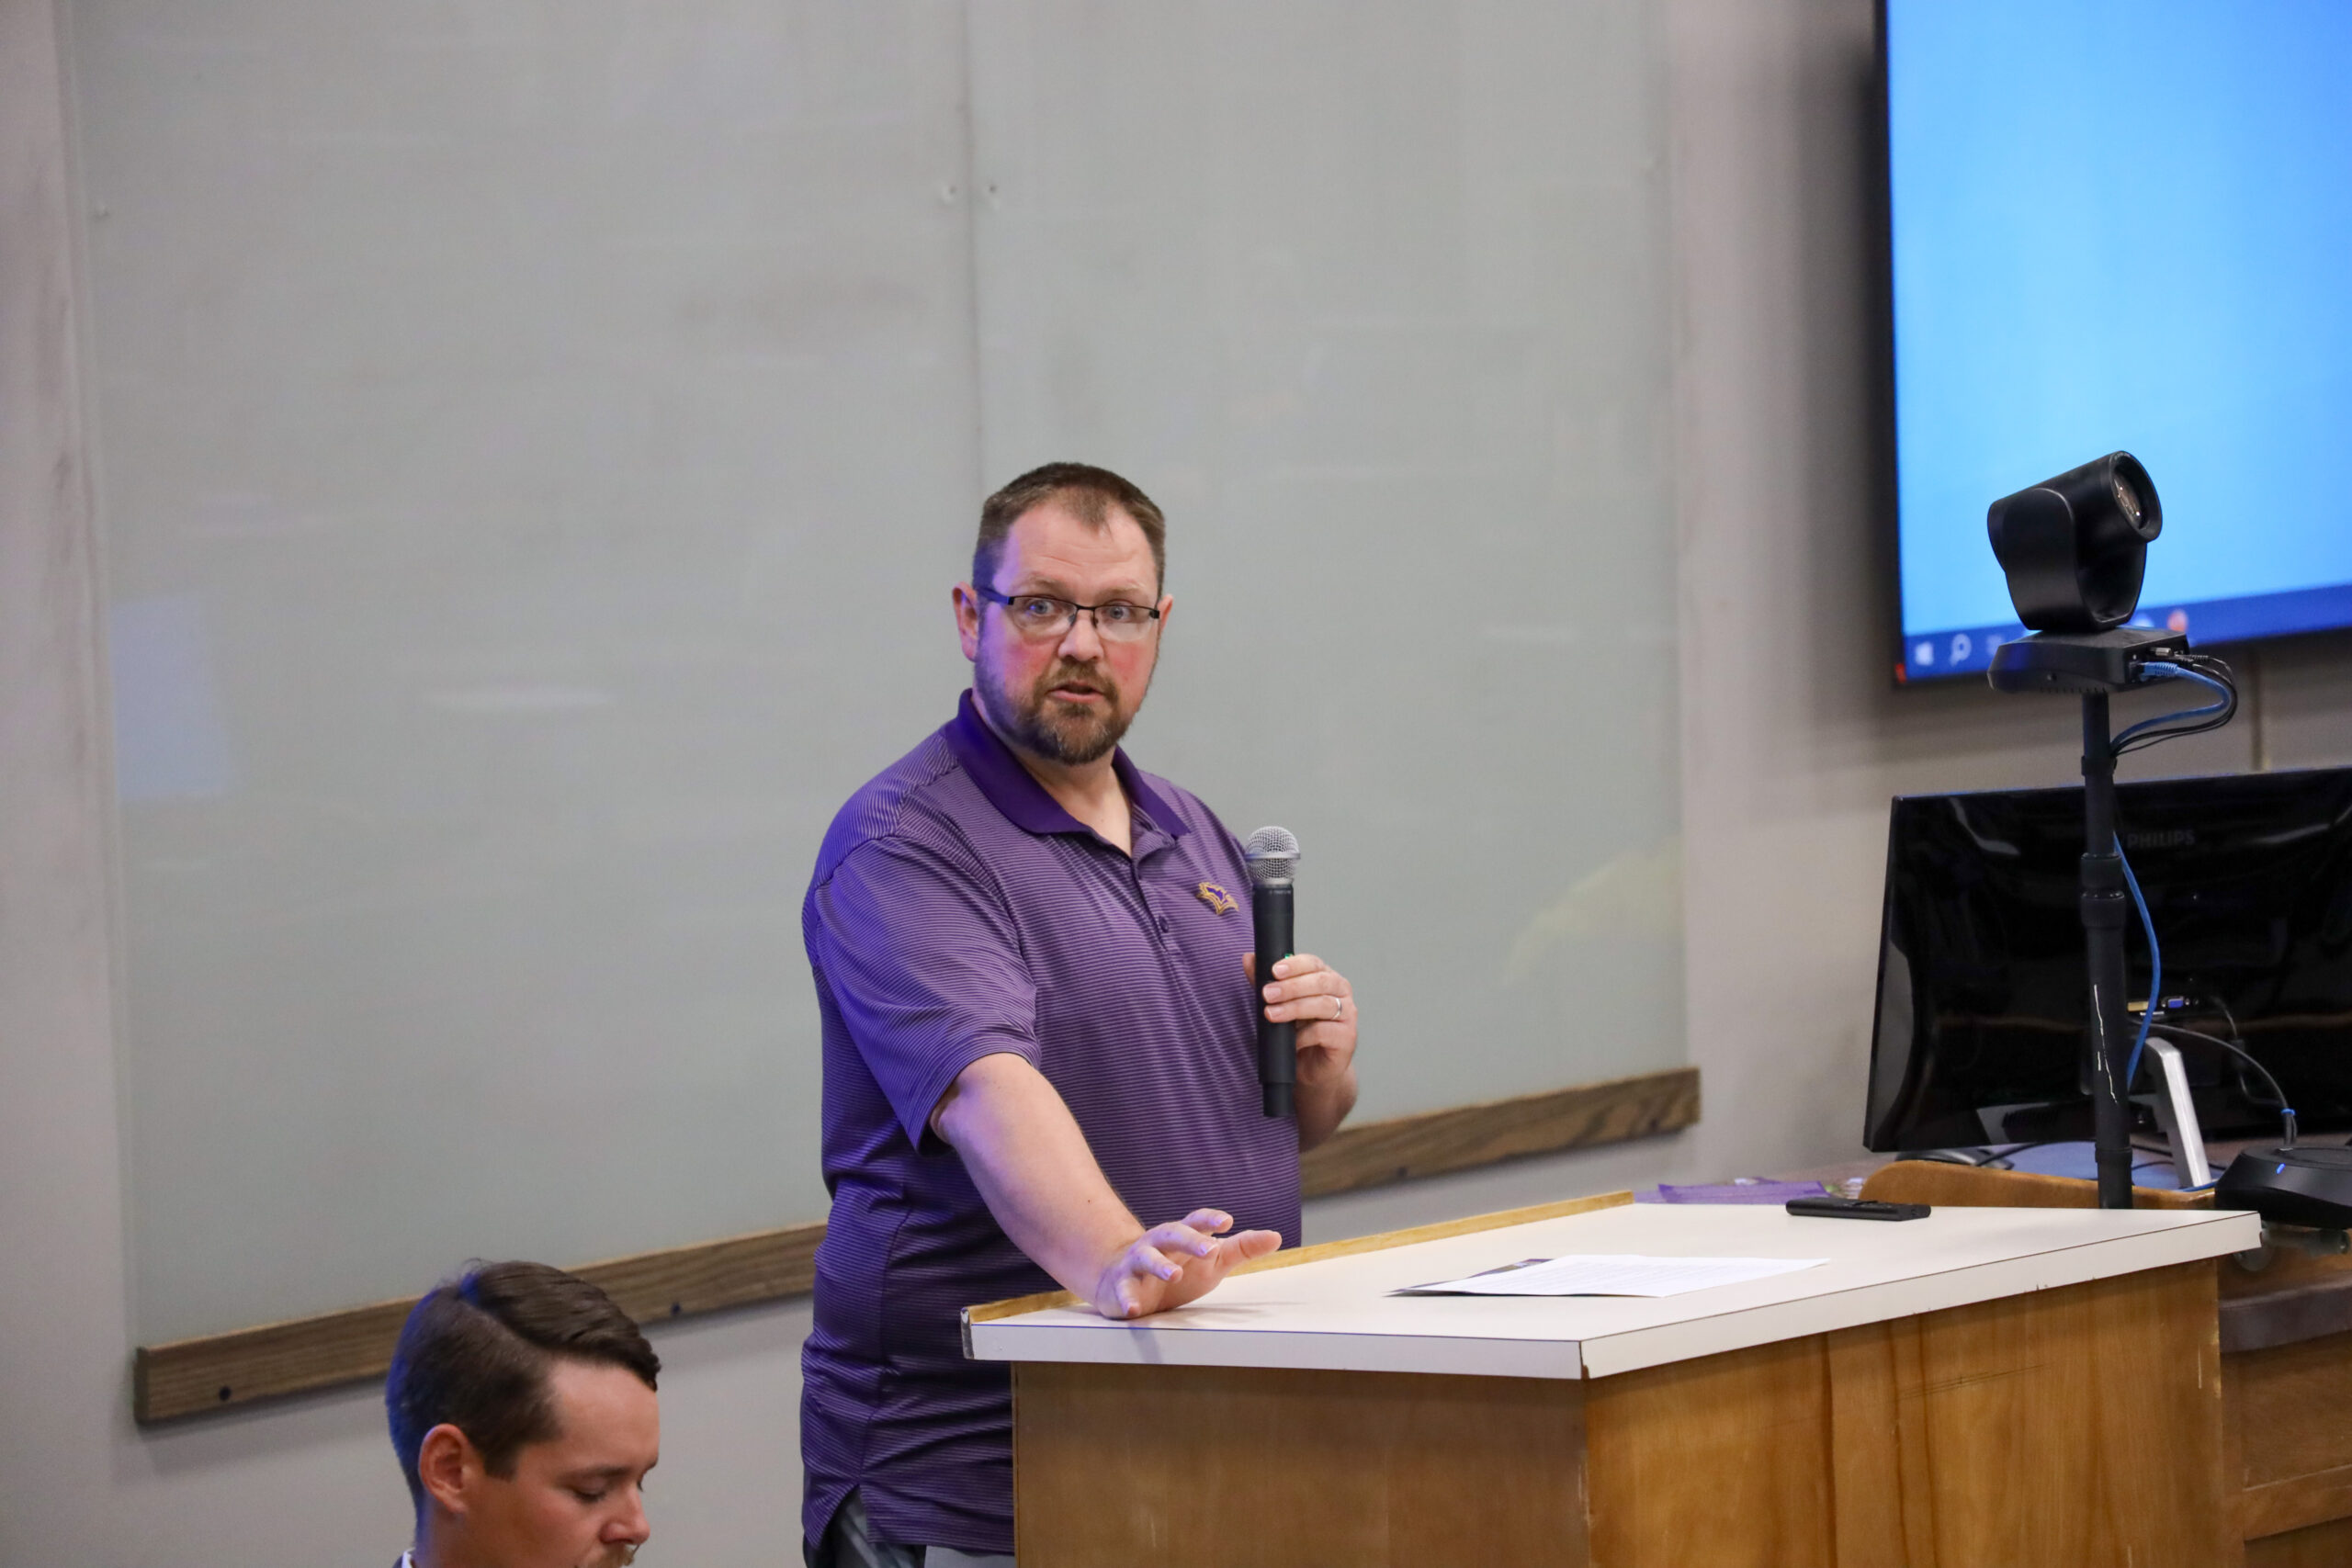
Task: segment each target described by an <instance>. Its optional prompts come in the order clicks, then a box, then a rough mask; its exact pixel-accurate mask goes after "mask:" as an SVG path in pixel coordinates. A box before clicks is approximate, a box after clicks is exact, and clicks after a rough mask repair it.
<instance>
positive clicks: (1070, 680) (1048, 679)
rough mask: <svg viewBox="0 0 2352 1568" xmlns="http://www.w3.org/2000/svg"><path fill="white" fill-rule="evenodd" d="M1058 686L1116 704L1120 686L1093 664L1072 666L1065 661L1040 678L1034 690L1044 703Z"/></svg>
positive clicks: (1038, 698)
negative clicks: (1101, 697) (1087, 693)
mask: <svg viewBox="0 0 2352 1568" xmlns="http://www.w3.org/2000/svg"><path fill="white" fill-rule="evenodd" d="M1057 686H1066V687H1068V688H1069V689H1070V690H1071V691H1075V692H1092V693H1094V694H1096V695H1097V696H1104V697H1109V698H1110V699H1112V700H1113V701H1114V702H1116V701H1117V700H1118V696H1119V688H1118V685H1117V684H1116V683H1115V682H1113V681H1112V679H1111V678H1110V677H1109V676H1108V675H1105V674H1103V671H1101V670H1100V669H1098V668H1097V667H1095V666H1093V665H1091V664H1072V663H1069V661H1067V660H1064V661H1063V662H1061V663H1059V664H1057V665H1055V666H1054V667H1053V668H1052V669H1051V670H1048V671H1046V672H1045V673H1044V674H1043V675H1040V676H1038V677H1037V683H1036V685H1035V687H1034V688H1032V690H1033V691H1034V693H1035V695H1036V698H1037V700H1038V701H1039V702H1043V701H1045V699H1046V694H1048V693H1050V692H1051V691H1053V690H1054V688H1055V687H1057Z"/></svg>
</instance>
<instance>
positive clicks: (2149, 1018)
mask: <svg viewBox="0 0 2352 1568" xmlns="http://www.w3.org/2000/svg"><path fill="white" fill-rule="evenodd" d="M2199 679H2202V677H2201V676H2200V677H2199ZM2215 683H2216V684H2219V682H2215ZM2130 733H2131V731H2130V730H2128V729H2127V730H2125V731H2124V734H2126V735H2129V734H2130ZM2115 858H2116V859H2117V860H2119V861H2122V862H2123V886H2126V887H2129V888H2130V889H2131V902H2132V903H2134V904H2136V905H2138V906H2139V908H2140V929H2141V930H2142V931H2146V932H2147V933H2148V967H2149V969H2150V970H2152V971H2153V973H2152V974H2151V975H2150V976H2149V977H2148V1006H2147V1010H2145V1011H2144V1012H2143V1013H2141V1014H2140V1037H2139V1038H2138V1039H2137V1040H2134V1041H2132V1042H2131V1065H2130V1066H2126V1067H2125V1068H2124V1069H2123V1092H2124V1093H2125V1094H2126V1095H2127V1096H2128V1095H2130V1094H2131V1081H2132V1079H2134V1078H2136V1077H2139V1076H2140V1053H2141V1051H2142V1050H2143V1048H2145V1046H2146V1045H2147V1043H2148V1025H2150V1024H2152V1023H2154V1022H2155V1021H2156V998H2158V997H2160V996H2162V995H2164V989H2165V955H2164V953H2163V952H2162V951H2161V950H2160V949H2158V947H2157V946H2156V922H2155V921H2154V919H2151V918H2150V917H2149V914H2148V901H2147V899H2145V898H2143V897H2141V895H2140V879H2139V878H2138V877H2136V876H2134V875H2132V874H2131V862H2130V861H2129V860H2126V859H2124V854H2123V835H2122V834H2120V833H2118V834H2117V835H2116V836H2115Z"/></svg>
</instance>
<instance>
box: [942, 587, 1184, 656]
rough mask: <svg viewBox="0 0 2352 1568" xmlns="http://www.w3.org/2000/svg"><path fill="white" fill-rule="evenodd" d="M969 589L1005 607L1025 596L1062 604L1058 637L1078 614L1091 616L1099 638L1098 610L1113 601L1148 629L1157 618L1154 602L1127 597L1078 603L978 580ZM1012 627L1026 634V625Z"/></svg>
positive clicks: (1066, 632) (1073, 623)
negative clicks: (988, 585) (1004, 589)
mask: <svg viewBox="0 0 2352 1568" xmlns="http://www.w3.org/2000/svg"><path fill="white" fill-rule="evenodd" d="M972 592H974V593H976V594H978V596H979V597H980V598H983V599H986V600H988V601H989V603H990V604H1001V605H1003V606H1004V607H1005V608H1006V609H1007V610H1011V609H1012V606H1013V605H1015V604H1020V603H1022V602H1023V600H1029V599H1042V600H1044V601H1045V602H1046V604H1059V605H1060V606H1061V607H1062V611H1063V617H1062V624H1061V629H1060V632H1059V634H1058V635H1060V636H1062V637H1068V636H1069V630H1070V628H1071V627H1072V626H1076V625H1078V617H1079V616H1080V615H1092V616H1094V635H1095V636H1096V637H1102V636H1103V617H1102V615H1100V614H1099V612H1101V611H1103V610H1107V609H1109V608H1111V606H1112V605H1114V604H1117V605H1122V606H1124V607H1125V608H1126V609H1130V610H1133V611H1134V612H1135V613H1136V614H1137V615H1141V616H1142V617H1143V625H1144V626H1145V627H1146V628H1148V627H1149V626H1151V625H1152V623H1154V622H1156V621H1158V620H1159V607H1158V606H1157V605H1151V604H1136V603H1135V602H1134V601H1132V600H1128V599H1105V600H1104V601H1103V603H1101V604H1080V603H1079V602H1078V601H1077V600H1075V599H1065V598H1063V597H1061V596H1060V595H1059V594H1057V593H999V592H997V591H996V590H995V589H993V588H985V587H982V586H980V585H979V584H978V583H975V584H973V586H972ZM1014 629H1015V630H1018V631H1020V632H1021V633H1022V635H1023V636H1024V637H1025V636H1028V635H1029V634H1028V632H1027V630H1026V628H1023V627H1021V626H1019V625H1018V624H1017V623H1016V625H1015V627H1014ZM1104 640H1105V641H1112V642H1115V641H1117V640H1118V639H1117V638H1115V637H1106V638H1104ZM1135 640H1136V641H1137V642H1141V641H1142V640H1143V633H1142V632H1137V633H1136V637H1135Z"/></svg>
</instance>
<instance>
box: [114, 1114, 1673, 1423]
mask: <svg viewBox="0 0 2352 1568" xmlns="http://www.w3.org/2000/svg"><path fill="white" fill-rule="evenodd" d="M1698 1119H1699V1069H1698V1068H1696V1067H1674V1068H1670V1069H1668V1070H1667V1071H1665V1072H1657V1073H1644V1074H1640V1075H1638V1076H1636V1077H1624V1078H1611V1079H1608V1080H1606V1081H1604V1082H1600V1083H1590V1084H1577V1085H1575V1086H1572V1087H1570V1088H1567V1089H1551V1090H1547V1091H1545V1092H1544V1093H1540V1094H1529V1095H1521V1096H1518V1097H1516V1098H1513V1099H1510V1100H1489V1101H1487V1102H1485V1103H1483V1104H1478V1105H1464V1106H1459V1107H1456V1108H1454V1109H1453V1110H1448V1111H1423V1112H1420V1113H1419V1114H1417V1115H1411V1116H1397V1117H1391V1118H1390V1119H1388V1120H1386V1121H1384V1122H1366V1123H1364V1124H1363V1125H1362V1126H1357V1127H1343V1128H1341V1129H1340V1131H1339V1132H1338V1133H1336V1134H1333V1135H1332V1136H1331V1137H1330V1139H1329V1141H1328V1142H1326V1143H1324V1144H1323V1145H1321V1146H1320V1147H1318V1148H1316V1149H1313V1150H1311V1151H1310V1152H1309V1153H1308V1154H1307V1155H1306V1157H1305V1158H1303V1159H1302V1160H1301V1161H1300V1162H1299V1167H1300V1169H1299V1176H1300V1185H1301V1188H1302V1190H1304V1191H1305V1192H1306V1195H1307V1196H1308V1197H1312V1198H1319V1197H1325V1196H1328V1195H1329V1194H1331V1193H1334V1192H1352V1191H1357V1190H1362V1189H1364V1188H1367V1187H1378V1186H1385V1185H1386V1184H1388V1183H1390V1182H1395V1181H1404V1180H1409V1179H1412V1178H1415V1177H1421V1176H1435V1175H1439V1174H1441V1173H1443V1172H1446V1171H1456V1170H1471V1169H1475V1168H1478V1167H1480V1166H1487V1165H1494V1164H1497V1163H1498V1162H1499V1161H1502V1160H1507V1159H1516V1158H1520V1157H1522V1156H1528V1155H1539V1154H1553V1153H1557V1152H1559V1151H1561V1150H1565V1149H1573V1148H1584V1147H1589V1146H1592V1145H1600V1144H1612V1143H1618V1142H1621V1141H1623V1140H1624V1139H1627V1138H1640V1137H1648V1136H1652V1135H1654V1134H1662V1133H1672V1132H1677V1131H1679V1130H1680V1129H1682V1128H1684V1127H1688V1126H1690V1125H1691V1123H1692V1122H1696V1121H1697V1120H1698ZM1623 1201H1626V1200H1625V1199H1624V1198H1623V1196H1622V1195H1612V1196H1611V1197H1609V1198H1604V1199H1597V1200H1586V1199H1577V1200H1572V1201H1571V1202H1572V1203H1574V1204H1577V1205H1582V1206H1594V1205H1598V1204H1603V1203H1609V1202H1623ZM1555 1212H1556V1213H1573V1212H1576V1211H1575V1209H1573V1208H1567V1209H1563V1208H1560V1207H1559V1206H1557V1205H1544V1212H1542V1213H1539V1212H1537V1211H1514V1212H1512V1213H1508V1214H1502V1215H1485V1216H1479V1217H1478V1218H1476V1219H1472V1220H1459V1221H1450V1222H1447V1224H1448V1225H1450V1226H1466V1227H1468V1228H1471V1229H1479V1228H1484V1227H1485V1226H1486V1225H1487V1224H1522V1223H1525V1222H1526V1221H1528V1220H1532V1219H1537V1218H1543V1217H1546V1214H1547V1213H1555ZM1421 1230H1425V1231H1428V1232H1429V1233H1430V1235H1450V1234H1455V1233H1454V1232H1453V1231H1452V1230H1449V1229H1447V1228H1445V1227H1442V1226H1441V1227H1427V1226H1425V1227H1421ZM824 1235H825V1226H824V1222H822V1221H821V1220H820V1221H818V1222H815V1223H813V1224H802V1225H787V1226H786V1227H784V1228H783V1229H781V1230H772V1231H757V1232H754V1233H752V1235H739V1236H730V1237H728V1238H727V1239H725V1240H722V1241H710V1242H696V1243H694V1244H692V1245H690V1246H686V1247H670V1248H667V1249H665V1250H663V1251H661V1252H647V1253H639V1254H638V1255H637V1256H635V1257H630V1258H611V1259H608V1260H606V1261H605V1262H602V1263H592V1264H589V1265H588V1266H587V1267H585V1268H581V1269H573V1270H572V1271H573V1272H574V1273H576V1274H578V1275H580V1276H581V1277H582V1279H585V1280H593V1281H594V1282H595V1283H596V1284H597V1285H599V1286H601V1287H603V1289H604V1290H605V1292H606V1293H607V1294H609V1295H610V1296H611V1297H612V1298H613V1300H614V1301H615V1302H616V1303H618V1304H619V1306H620V1308H621V1310H622V1311H624V1312H626V1313H628V1314H629V1315H630V1316H631V1317H633V1318H635V1319H637V1321H638V1322H639V1323H644V1324H651V1323H658V1322H662V1321H663V1320H665V1319H668V1318H673V1317H690V1316H693V1315H694V1314H696V1313H705V1312H717V1311H719V1310H721V1309H723V1308H727V1307H738V1306H749V1305H752V1304H753V1303H759V1302H769V1301H776V1300H780V1299H783V1298H786V1297H790V1296H797V1295H802V1294H805V1293H806V1292H808V1291H809V1288H810V1286H811V1285H812V1284H813V1283H814V1281H815V1279H816V1258H817V1244H818V1243H819V1242H820V1241H821V1240H823V1239H824ZM1406 1239H1416V1240H1418V1239H1424V1237H1423V1236H1422V1235H1421V1231H1407V1232H1398V1233H1396V1235H1395V1236H1394V1238H1391V1239H1386V1240H1385V1241H1384V1240H1380V1239H1377V1238H1360V1239H1358V1240H1354V1241H1346V1242H1331V1243H1327V1244H1325V1246H1324V1247H1304V1248H1298V1249H1295V1250H1294V1251H1291V1252H1285V1253H1282V1254H1279V1255H1278V1256H1277V1257H1276V1258H1270V1259H1265V1260H1261V1262H1260V1263H1259V1264H1257V1265H1255V1266H1253V1267H1256V1268H1283V1267H1287V1266H1288V1265H1290V1264H1293V1263H1301V1262H1307V1261H1311V1260H1312V1259H1313V1258H1320V1257H1328V1256H1338V1255H1339V1254H1338V1253H1334V1252H1332V1251H1329V1250H1328V1249H1329V1248H1338V1249H1341V1250H1342V1251H1347V1250H1362V1249H1363V1248H1364V1247H1370V1246H1374V1245H1390V1246H1397V1245H1402V1244H1403V1242H1404V1241H1405V1240H1406ZM1056 1293H1058V1292H1056ZM415 1304H416V1298H415V1297H413V1296H411V1297H404V1298H402V1299H401V1300H399V1301H390V1302H378V1303H374V1304H373V1305H369V1306H360V1307H348V1308H345V1309H344V1310H343V1311H340V1312H330V1313H322V1314H318V1315H317V1316H315V1317H301V1318H293V1319H290V1320H288V1321H287V1322H284V1323H272V1324H265V1325H261V1326H260V1327H257V1328H241V1329H237V1330H234V1331H232V1332H231V1333H227V1334H212V1335H206V1336H203V1337H198V1338H193V1339H180V1340H175V1341H173V1342H171V1343H169V1344H165V1345H144V1346H141V1347H140V1348H139V1349H138V1350H137V1351H136V1352H135V1354H134V1356H133V1358H132V1363H131V1412H132V1414H133V1416H136V1417H137V1419H139V1420H140V1421H141V1422H153V1421H169V1420H173V1419H175V1418H177V1417H180V1416H196V1415H200V1414H202V1413H203V1412H205V1411H208V1410H232V1409H235V1408H237V1407H239V1406H241V1405H245V1404H252V1403H254V1401H256V1400H263V1399H275V1398H278V1397H281V1396H283V1395H286V1394H292V1393H310V1392H311V1391H313V1390H317V1389H322V1388H334V1387H335V1386H337V1385H339V1384H343V1383H351V1382H368V1381H370V1380H372V1379H376V1378H380V1377H382V1376H383V1375H384V1372H385V1370H386V1369H387V1368H389V1367H390V1365H391V1360H392V1346H393V1344H394V1342H395V1341H396V1340H398V1339H399V1337H400V1331H401V1324H402V1323H403V1322H405V1321H406V1320H407V1317H408V1313H409V1309H410V1308H411V1307H413V1306H414V1305H415ZM1002 1304H1008V1305H1009V1304H1010V1303H1002ZM982 1310H988V1309H982ZM1024 1310H1025V1309H1024Z"/></svg>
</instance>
